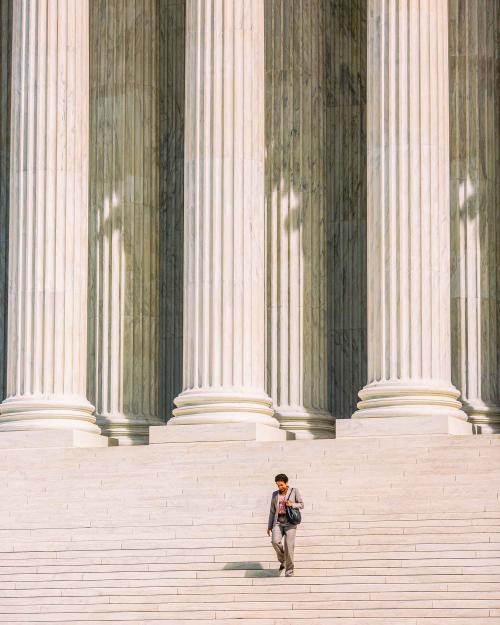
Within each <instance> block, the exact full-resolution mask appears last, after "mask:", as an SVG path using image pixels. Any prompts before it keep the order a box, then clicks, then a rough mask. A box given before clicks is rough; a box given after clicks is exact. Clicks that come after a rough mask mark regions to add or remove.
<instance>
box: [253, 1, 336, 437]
mask: <svg viewBox="0 0 500 625" xmlns="http://www.w3.org/2000/svg"><path fill="white" fill-rule="evenodd" d="M265 8H266V20H265V22H266V147H267V159H266V202H267V336H268V349H267V367H268V391H269V394H270V395H271V397H272V399H273V407H274V410H275V416H276V417H277V419H278V420H279V422H280V426H281V427H282V428H284V429H286V430H288V431H291V432H295V434H296V436H298V437H301V438H321V437H328V436H333V434H334V421H333V418H332V416H331V415H330V414H329V412H328V340H327V323H326V322H327V280H328V276H327V273H326V269H327V257H326V226H327V219H326V212H327V205H326V165H327V163H326V151H327V150H326V107H325V92H326V89H325V62H326V60H325V10H324V3H323V2H318V1H317V0H307V1H305V2H304V1H303V0H283V1H280V0H278V1H277V2H267V3H266V4H265Z"/></svg>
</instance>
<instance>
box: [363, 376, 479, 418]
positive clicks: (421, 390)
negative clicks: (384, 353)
mask: <svg viewBox="0 0 500 625" xmlns="http://www.w3.org/2000/svg"><path fill="white" fill-rule="evenodd" d="M459 396H460V392H459V391H458V390H457V389H456V388H455V387H454V386H450V385H447V384H445V383H443V384H440V383H439V382H437V383H436V381H431V380H429V381H427V382H422V383H419V384H414V383H405V382H384V383H381V382H374V383H372V384H368V385H367V386H365V387H364V388H363V389H362V390H361V391H360V392H359V397H360V399H361V401H360V402H359V403H358V410H357V411H356V412H355V413H354V414H353V415H352V418H353V419H365V418H384V417H391V418H393V417H437V416H442V417H455V418H456V419H462V420H464V421H465V420H467V415H466V414H465V412H464V411H463V410H462V404H461V403H460V401H459V400H458V397H459Z"/></svg>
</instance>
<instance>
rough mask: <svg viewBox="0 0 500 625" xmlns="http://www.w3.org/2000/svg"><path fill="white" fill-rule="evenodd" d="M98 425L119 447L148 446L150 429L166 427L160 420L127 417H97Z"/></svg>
mask: <svg viewBox="0 0 500 625" xmlns="http://www.w3.org/2000/svg"><path fill="white" fill-rule="evenodd" d="M97 424H98V425H99V427H100V428H101V430H102V433H103V434H106V436H110V437H111V438H115V439H116V440H117V441H118V445H120V446H123V445H147V444H148V443H149V432H150V427H152V426H158V427H162V426H163V427H165V422H164V421H162V420H161V419H159V418H154V417H151V418H147V417H133V416H128V417H127V416H125V415H97Z"/></svg>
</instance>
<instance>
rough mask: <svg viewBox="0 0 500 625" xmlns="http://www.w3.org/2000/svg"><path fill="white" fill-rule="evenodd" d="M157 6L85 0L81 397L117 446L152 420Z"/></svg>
mask: <svg viewBox="0 0 500 625" xmlns="http://www.w3.org/2000/svg"><path fill="white" fill-rule="evenodd" d="M157 9H158V4H157V2H156V1H155V0H146V1H145V2H140V3H138V2H135V0H102V1H101V0H95V1H93V2H91V34H92V45H91V51H92V56H91V77H92V79H91V96H92V100H91V101H92V106H91V113H92V115H91V119H92V125H91V133H92V134H91V142H92V145H93V148H94V149H93V150H92V159H91V177H90V189H91V215H90V275H91V288H90V296H91V297H90V314H89V318H90V324H89V327H90V336H89V339H90V340H89V347H90V349H89V359H88V360H89V397H90V398H91V400H92V401H93V402H94V403H95V405H96V415H97V420H98V423H99V425H100V426H101V428H102V429H103V432H105V433H107V434H109V435H111V436H117V437H118V438H119V440H120V444H135V443H143V442H147V436H148V427H149V425H152V424H157V423H159V422H160V419H159V402H158V400H159V397H158V394H159V380H158V364H159V281H158V278H159V180H158V176H159V146H158V106H159V99H158V98H159V92H158V71H159V68H158V52H159V46H158V28H159V23H158V12H157Z"/></svg>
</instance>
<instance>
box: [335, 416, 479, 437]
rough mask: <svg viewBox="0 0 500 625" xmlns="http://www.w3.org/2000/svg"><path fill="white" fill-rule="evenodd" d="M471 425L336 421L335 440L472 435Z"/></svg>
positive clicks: (428, 420) (433, 420)
mask: <svg viewBox="0 0 500 625" xmlns="http://www.w3.org/2000/svg"><path fill="white" fill-rule="evenodd" d="M473 433H474V432H473V429H472V424H471V423H468V422H467V421H464V419H461V418H457V417H450V416H446V415H435V416H431V417H381V418H379V419H373V418H366V419H363V418H359V417H358V418H354V415H353V418H352V419H337V422H336V438H356V437H363V436H414V435H419V436H421V435H432V434H453V435H472V434H473Z"/></svg>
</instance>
